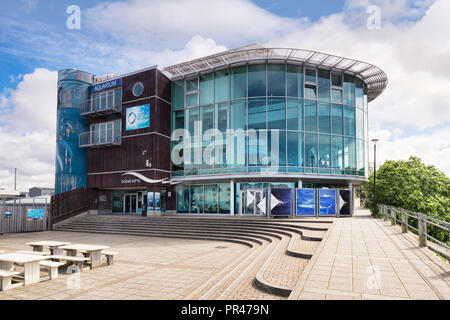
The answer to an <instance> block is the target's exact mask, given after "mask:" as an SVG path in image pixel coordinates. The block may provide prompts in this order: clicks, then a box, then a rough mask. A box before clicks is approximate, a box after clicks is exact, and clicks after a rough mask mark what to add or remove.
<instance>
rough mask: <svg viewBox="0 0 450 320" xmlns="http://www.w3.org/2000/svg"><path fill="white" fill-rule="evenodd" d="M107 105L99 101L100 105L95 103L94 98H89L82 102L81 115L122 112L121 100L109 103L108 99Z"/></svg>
mask: <svg viewBox="0 0 450 320" xmlns="http://www.w3.org/2000/svg"><path fill="white" fill-rule="evenodd" d="M105 102H106V105H103V104H102V103H100V102H99V104H98V105H95V104H94V102H93V100H91V99H88V100H85V101H82V102H81V106H80V114H81V115H89V114H95V113H106V114H108V113H114V112H122V105H121V102H120V101H117V102H116V101H114V100H113V102H112V103H108V100H106V101H105Z"/></svg>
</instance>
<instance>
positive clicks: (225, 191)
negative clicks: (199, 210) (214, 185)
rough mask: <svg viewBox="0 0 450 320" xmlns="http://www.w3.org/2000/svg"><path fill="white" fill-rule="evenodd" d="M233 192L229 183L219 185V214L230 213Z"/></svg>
mask: <svg viewBox="0 0 450 320" xmlns="http://www.w3.org/2000/svg"><path fill="white" fill-rule="evenodd" d="M230 199H231V190H230V184H229V183H220V184H219V213H230Z"/></svg>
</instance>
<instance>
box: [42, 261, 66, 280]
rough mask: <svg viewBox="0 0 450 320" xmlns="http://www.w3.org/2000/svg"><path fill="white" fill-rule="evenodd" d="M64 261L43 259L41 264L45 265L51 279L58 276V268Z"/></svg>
mask: <svg viewBox="0 0 450 320" xmlns="http://www.w3.org/2000/svg"><path fill="white" fill-rule="evenodd" d="M64 264H65V263H64V262H55V261H41V262H39V265H40V266H42V267H44V268H45V269H46V270H47V271H48V274H49V276H50V280H53V279H56V278H58V268H59V267H61V266H63V265H64Z"/></svg>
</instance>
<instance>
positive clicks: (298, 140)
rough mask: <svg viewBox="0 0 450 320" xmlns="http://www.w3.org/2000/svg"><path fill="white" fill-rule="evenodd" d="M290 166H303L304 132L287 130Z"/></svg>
mask: <svg viewBox="0 0 450 320" xmlns="http://www.w3.org/2000/svg"><path fill="white" fill-rule="evenodd" d="M287 150H288V166H290V167H303V133H302V132H290V131H289V132H287Z"/></svg>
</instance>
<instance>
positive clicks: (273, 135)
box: [267, 131, 286, 167]
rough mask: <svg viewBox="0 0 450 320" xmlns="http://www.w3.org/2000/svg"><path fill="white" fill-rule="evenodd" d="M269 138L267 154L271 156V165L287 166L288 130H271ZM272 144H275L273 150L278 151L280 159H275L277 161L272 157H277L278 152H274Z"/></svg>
mask: <svg viewBox="0 0 450 320" xmlns="http://www.w3.org/2000/svg"><path fill="white" fill-rule="evenodd" d="M277 136H278V138H277ZM267 140H268V141H267V154H268V155H269V156H270V157H271V163H270V164H269V165H278V166H281V167H284V166H286V131H278V132H273V131H269V133H268V136H267ZM272 144H275V145H274V146H273V148H274V150H273V151H275V152H276V153H278V159H275V162H272V158H274V157H276V154H272ZM277 144H278V150H277Z"/></svg>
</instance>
